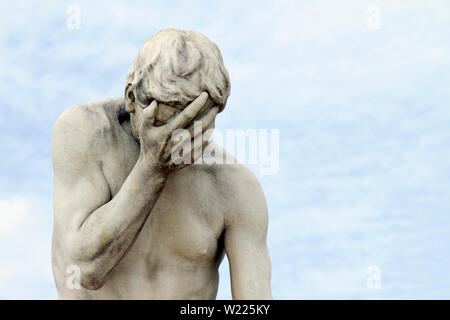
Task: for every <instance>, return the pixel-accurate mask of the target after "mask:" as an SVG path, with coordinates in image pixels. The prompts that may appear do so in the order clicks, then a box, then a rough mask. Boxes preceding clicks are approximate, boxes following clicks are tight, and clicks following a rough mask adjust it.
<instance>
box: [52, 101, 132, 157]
mask: <svg viewBox="0 0 450 320" xmlns="http://www.w3.org/2000/svg"><path fill="white" fill-rule="evenodd" d="M124 110H125V102H124V99H123V98H109V99H103V100H99V101H94V102H90V103H85V104H77V105H74V106H71V107H69V108H68V109H66V110H65V111H64V112H63V113H62V114H61V115H60V116H59V117H58V119H57V120H56V122H55V125H54V127H53V133H52V140H53V145H54V146H55V144H56V145H61V144H65V145H68V146H73V148H77V149H78V150H80V151H85V150H84V149H86V148H90V147H91V146H92V145H93V144H96V142H100V141H98V140H99V139H106V138H108V137H109V136H110V135H111V132H112V131H113V129H114V126H118V125H119V121H118V118H119V115H120V114H121V113H123V112H125V111H124ZM58 142H59V143H58ZM100 144H101V143H100ZM97 145H99V144H97ZM64 149H65V148H64Z"/></svg>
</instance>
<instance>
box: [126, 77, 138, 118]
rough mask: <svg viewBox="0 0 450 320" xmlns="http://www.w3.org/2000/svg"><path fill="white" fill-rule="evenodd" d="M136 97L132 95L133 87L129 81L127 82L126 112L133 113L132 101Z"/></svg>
mask: <svg viewBox="0 0 450 320" xmlns="http://www.w3.org/2000/svg"><path fill="white" fill-rule="evenodd" d="M135 99H136V97H135V96H134V92H133V87H132V86H131V83H128V84H127V86H126V87H125V110H126V111H127V112H128V113H134V102H135Z"/></svg>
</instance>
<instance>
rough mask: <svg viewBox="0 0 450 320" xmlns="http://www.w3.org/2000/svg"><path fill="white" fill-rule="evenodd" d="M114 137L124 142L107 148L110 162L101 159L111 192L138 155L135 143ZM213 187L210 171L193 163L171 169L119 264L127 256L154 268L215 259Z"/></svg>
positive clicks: (217, 232) (217, 219)
mask: <svg viewBox="0 0 450 320" xmlns="http://www.w3.org/2000/svg"><path fill="white" fill-rule="evenodd" d="M116 142H117V143H124V144H125V143H126V144H125V145H122V146H120V145H119V144H117V145H115V146H113V147H112V148H111V149H110V150H109V151H108V152H109V156H108V157H107V158H108V159H110V161H108V162H105V161H103V164H102V169H103V172H104V175H105V179H106V180H107V182H108V184H109V186H110V190H111V195H112V197H113V196H114V195H115V194H117V192H119V190H120V187H121V185H122V184H123V182H124V181H125V179H126V178H127V176H128V174H129V173H130V172H131V170H132V169H133V167H134V164H135V162H136V160H137V158H138V157H139V145H138V144H137V143H134V144H133V142H132V141H127V140H126V139H124V138H123V137H122V138H120V139H116ZM214 187H215V186H214V179H213V178H212V177H211V174H210V173H208V172H205V171H204V170H202V168H201V167H199V166H195V167H187V168H184V169H182V170H180V171H178V172H174V173H172V174H171V175H170V176H169V178H168V180H167V182H166V185H165V187H164V189H163V191H162V193H161V195H160V197H159V199H158V201H157V202H156V204H155V206H154V207H153V209H152V211H151V213H150V215H149V217H148V219H147V221H146V222H145V224H144V226H143V228H142V230H141V232H140V234H139V236H138V238H137V239H136V242H135V243H134V244H133V247H132V248H131V249H130V250H129V252H128V253H127V256H126V257H125V258H124V261H123V262H122V263H126V261H127V259H133V260H141V261H142V262H143V263H146V264H149V267H155V265H156V266H157V265H160V264H165V263H169V264H170V263H173V262H174V261H185V262H186V263H187V264H192V265H202V264H211V263H214V261H215V260H217V259H220V258H221V256H222V248H221V243H220V236H221V234H222V231H223V225H224V222H223V221H224V219H223V212H222V210H221V208H220V207H218V206H217V204H218V194H217V193H214ZM144 192H145V190H144Z"/></svg>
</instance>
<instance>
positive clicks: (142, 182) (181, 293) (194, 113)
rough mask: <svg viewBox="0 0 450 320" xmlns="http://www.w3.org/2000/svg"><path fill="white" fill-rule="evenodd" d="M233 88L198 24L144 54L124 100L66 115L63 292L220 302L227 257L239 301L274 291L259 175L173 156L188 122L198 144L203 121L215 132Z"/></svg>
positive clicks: (59, 263) (57, 134) (57, 236)
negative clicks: (196, 126) (197, 124)
mask: <svg viewBox="0 0 450 320" xmlns="http://www.w3.org/2000/svg"><path fill="white" fill-rule="evenodd" d="M229 94H230V80H229V76H228V73H227V71H226V69H225V66H224V64H223V60H222V56H221V53H220V51H219V49H218V47H217V46H216V45H215V44H214V43H213V42H212V41H210V40H209V39H208V38H206V37H205V36H204V35H202V34H200V33H198V32H196V31H184V30H176V29H164V30H162V31H160V32H159V33H157V34H156V35H154V36H153V37H151V38H150V39H148V40H147V41H146V42H145V44H144V45H143V46H142V48H141V49H140V50H139V52H138V54H137V56H136V58H135V60H134V62H133V64H132V66H131V69H130V71H129V73H128V75H127V84H126V87H125V96H124V98H110V99H105V100H101V101H96V102H91V103H87V104H80V105H75V106H72V107H71V108H69V109H67V110H66V111H65V112H64V113H63V114H62V115H61V116H60V117H59V118H58V120H57V121H56V124H55V126H54V129H53V136H52V161H53V169H54V229H53V241H52V266H53V274H54V279H55V282H56V287H57V290H58V296H59V298H60V299H215V297H216V294H217V288H218V281H219V275H218V268H219V265H220V263H221V261H222V259H223V257H224V255H225V254H227V258H228V260H229V265H230V278H231V288H232V296H233V299H271V298H272V294H271V287H270V276H271V271H270V269H271V268H270V259H269V254H268V250H267V245H266V234H267V226H268V212H267V206H266V201H265V197H264V194H263V191H262V189H261V187H260V184H259V183H258V181H257V179H256V178H255V176H254V175H253V174H252V173H251V172H250V171H249V170H248V169H247V168H246V167H245V166H243V165H241V164H214V163H213V164H205V163H201V164H189V163H181V164H176V163H174V161H173V159H172V157H171V150H172V149H173V148H174V147H175V141H172V139H171V134H172V133H173V132H174V131H175V130H177V129H184V128H185V129H187V130H189V131H188V132H190V133H191V135H189V137H188V138H189V140H191V139H193V138H194V133H193V130H192V126H193V122H194V121H201V126H202V127H201V129H202V131H205V130H207V129H211V128H214V121H215V117H216V115H217V113H219V112H221V111H222V110H223V109H224V108H225V106H226V103H227V98H228V96H229ZM210 144H213V142H212V141H206V142H205V143H203V144H202V145H201V146H202V147H205V145H210ZM192 148H194V147H192ZM191 151H194V150H191ZM223 152H224V153H225V152H226V151H223ZM189 154H190V155H191V157H192V159H191V160H192V161H196V160H197V158H195V159H194V156H192V155H194V154H195V152H191V153H188V155H189ZM72 271H73V272H72ZM77 272H78V273H77ZM77 274H78V278H77ZM68 277H72V278H74V279H78V281H79V283H73V281H72V282H70V281H68ZM72 280H73V279H72Z"/></svg>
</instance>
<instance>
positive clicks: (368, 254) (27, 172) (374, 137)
mask: <svg viewBox="0 0 450 320" xmlns="http://www.w3.org/2000/svg"><path fill="white" fill-rule="evenodd" d="M133 3H134V4H133V5H130V4H128V3H126V2H125V1H123V2H119V1H95V4H94V3H93V1H71V2H66V1H39V2H38V1H14V2H12V1H3V0H2V1H0V97H1V101H0V111H1V117H0V142H1V143H0V154H1V157H0V252H1V256H0V299H11V298H20V299H22V298H23V299H29V298H37V299H54V298H56V297H57V296H56V290H55V287H54V285H53V278H52V274H51V266H50V241H51V232H52V221H53V219H52V167H51V151H50V140H51V130H52V127H53V124H54V122H55V120H56V118H57V117H58V115H59V114H61V113H62V112H63V111H64V110H65V109H66V108H67V107H69V106H71V105H74V104H78V103H83V102H89V101H94V100H99V99H102V98H105V97H115V96H121V95H122V94H123V90H124V85H125V75H126V73H127V71H128V69H129V67H130V65H131V62H132V60H133V58H134V56H135V54H136V52H137V50H138V49H139V47H140V46H141V45H142V44H143V43H144V41H145V40H146V39H147V38H148V37H150V36H151V35H153V34H155V33H156V32H157V31H159V30H161V29H162V28H165V27H175V28H181V29H194V30H197V31H200V32H202V33H203V34H205V35H206V36H208V37H209V38H210V39H212V40H213V41H214V42H216V43H217V45H218V46H219V48H220V49H221V51H222V54H223V57H224V61H225V65H226V66H227V68H228V70H229V73H230V77H231V83H232V90H231V91H232V93H231V96H230V99H229V102H228V106H227V108H226V109H225V111H224V112H223V113H221V114H220V115H219V117H218V119H217V127H218V128H220V129H227V128H242V129H250V128H254V129H260V128H269V129H270V128H277V129H279V130H280V146H279V148H280V170H279V172H278V174H276V175H271V176H262V175H261V174H260V171H259V168H258V166H252V170H253V171H254V172H255V173H256V174H257V175H258V177H259V178H260V181H261V183H262V185H263V188H264V191H265V193H266V196H267V201H268V205H269V211H270V226H269V235H268V244H269V250H270V254H271V258H272V288H273V294H274V297H275V298H277V299H306V298H323V299H329V298H342V299H347V298H357V299H372V298H374V299H378V298H386V299H392V298H404V299H411V298H425V299H428V298H450V276H449V275H448V270H449V265H450V233H449V229H450V182H449V178H450V166H449V161H450V151H449V148H448V146H449V143H450V130H449V123H450V105H449V101H450V91H449V88H450V72H449V71H450V28H449V25H450V3H449V2H448V1H445V0H443V1H438V0H435V1H429V2H425V1H411V0H409V1H406V0H405V1H376V0H373V1H339V2H338V1H283V0H281V1H271V2H267V1H266V2H265V1H220V2H219V1H214V2H213V1H184V2H176V1H173V2H170V3H168V2H166V1H161V2H158V1H136V2H133ZM72 5H74V6H76V8H78V9H80V13H81V25H80V29H69V28H68V27H67V19H68V18H69V16H70V13H68V9H69V8H70V6H72ZM377 10H379V13H380V15H379V17H380V20H379V22H380V24H379V27H380V28H377V19H376V18H377V17H376V16H377ZM374 19H375V20H374ZM372 265H375V266H377V268H379V270H380V271H381V288H380V289H379V290H373V289H371V288H370V287H368V286H367V280H368V277H369V276H370V275H368V274H367V268H368V267H369V266H372ZM227 268H228V266H227V264H226V261H225V263H223V265H222V267H221V283H220V288H219V294H218V298H221V299H226V298H230V297H231V295H230V285H229V276H228V269H227Z"/></svg>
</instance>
